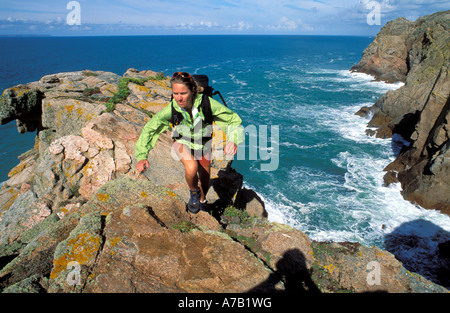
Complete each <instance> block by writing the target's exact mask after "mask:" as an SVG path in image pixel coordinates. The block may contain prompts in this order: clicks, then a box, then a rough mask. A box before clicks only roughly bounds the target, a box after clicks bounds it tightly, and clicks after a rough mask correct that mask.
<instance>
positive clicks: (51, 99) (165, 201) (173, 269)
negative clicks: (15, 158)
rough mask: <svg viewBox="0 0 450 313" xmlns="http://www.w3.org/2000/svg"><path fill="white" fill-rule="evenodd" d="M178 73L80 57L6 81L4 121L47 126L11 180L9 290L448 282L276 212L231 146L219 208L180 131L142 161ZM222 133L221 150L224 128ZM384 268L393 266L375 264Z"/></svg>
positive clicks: (399, 288)
mask: <svg viewBox="0 0 450 313" xmlns="http://www.w3.org/2000/svg"><path fill="white" fill-rule="evenodd" d="M168 81H169V80H168V78H166V77H164V75H161V74H158V73H155V72H152V71H138V70H135V69H130V70H128V71H127V72H126V73H125V74H124V75H123V76H119V75H116V74H113V73H107V72H101V71H98V72H93V71H79V72H71V73H60V74H53V75H47V76H44V77H43V78H42V79H41V80H40V81H38V82H32V83H29V84H26V85H20V86H16V87H13V88H10V89H7V90H6V91H5V92H4V93H3V95H2V100H1V104H0V113H1V115H0V117H1V121H2V123H5V122H10V121H12V120H14V119H16V120H18V121H19V122H18V123H17V125H18V130H19V132H22V131H34V130H38V135H37V137H36V144H35V146H34V147H33V148H32V149H31V150H30V151H28V152H27V153H25V154H23V155H21V156H20V157H19V161H20V162H19V164H18V165H17V166H16V167H14V168H13V169H12V170H11V172H10V173H9V180H8V181H6V182H5V183H4V184H3V186H2V189H1V191H0V291H2V292H84V293H89V292H284V291H289V292H304V291H308V292H337V291H351V292H369V291H387V292H445V291H446V289H445V288H443V287H441V286H439V285H436V284H434V283H432V282H430V281H428V280H426V279H425V278H423V277H422V276H420V275H418V274H414V273H411V272H408V271H406V270H405V269H404V268H403V266H402V264H401V263H400V262H399V261H397V260H396V259H395V257H394V256H393V255H392V254H390V253H389V252H387V251H382V250H380V249H378V248H374V247H372V248H369V247H363V246H361V245H359V244H350V243H318V242H312V241H311V240H310V239H309V238H308V236H307V235H306V234H304V233H303V232H301V231H299V230H297V229H294V228H292V227H290V226H287V225H282V224H279V223H274V222H269V221H268V220H267V212H266V211H265V210H264V203H262V201H261V199H260V198H259V197H257V194H256V193H255V192H254V191H251V190H248V189H246V188H243V187H242V181H243V177H242V175H241V174H239V173H237V172H236V171H235V170H234V169H233V168H232V167H231V163H230V162H229V161H228V160H226V159H224V158H220V153H217V154H215V156H216V158H215V159H214V162H213V169H212V181H211V189H210V191H209V193H208V196H207V199H208V203H209V204H208V207H207V209H208V211H209V212H204V211H201V212H199V213H198V214H195V215H194V214H191V213H189V212H188V211H187V210H186V201H187V200H188V197H189V195H188V192H187V186H186V183H185V180H184V170H183V168H182V166H181V164H180V163H179V161H176V160H174V159H173V158H172V157H171V143H172V141H171V137H170V134H169V133H168V132H166V133H164V134H163V135H162V136H161V137H160V140H159V141H158V143H157V145H156V147H155V149H154V150H152V151H151V153H150V155H149V160H150V168H149V169H148V170H147V171H146V172H145V173H144V174H138V173H137V172H136V169H135V164H136V160H135V158H134V145H135V143H136V141H137V139H138V137H139V134H140V131H141V129H142V127H143V126H144V125H145V123H146V122H147V121H148V120H149V119H150V118H151V116H152V115H153V114H154V113H155V112H156V111H158V110H159V109H161V108H162V107H164V106H165V105H167V103H168V101H169V100H170V93H171V91H170V88H169V84H168ZM24 95H27V96H24ZM33 95H38V96H33ZM24 104H26V105H24ZM215 134H216V137H215V139H214V140H215V141H214V143H213V144H214V147H218V149H217V150H216V152H220V148H221V144H223V133H222V134H221V133H220V130H219V129H216V131H215ZM370 262H375V263H371V264H375V265H376V266H379V267H376V268H375V272H372V268H371V267H368V265H369V263H370ZM377 270H380V271H381V272H380V273H382V278H381V280H376V279H375V280H374V279H373V278H372V276H373V275H375V276H373V277H375V278H376V277H377V276H376V275H378V274H377V273H378V272H377Z"/></svg>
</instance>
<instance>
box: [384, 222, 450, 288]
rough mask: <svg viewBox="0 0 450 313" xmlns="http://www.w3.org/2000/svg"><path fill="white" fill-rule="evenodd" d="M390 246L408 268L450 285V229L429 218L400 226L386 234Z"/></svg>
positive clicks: (387, 244) (387, 247)
mask: <svg viewBox="0 0 450 313" xmlns="http://www.w3.org/2000/svg"><path fill="white" fill-rule="evenodd" d="M385 245H386V250H388V251H389V252H391V253H392V254H394V255H395V257H396V258H397V259H398V260H399V261H401V262H402V263H403V265H404V267H405V268H406V269H408V270H409V271H412V272H416V273H419V274H420V275H422V276H424V277H425V278H427V279H429V280H431V281H432V282H434V283H436V284H439V285H441V286H444V287H446V288H450V233H449V232H447V231H445V230H444V229H442V228H441V227H439V226H437V225H435V224H433V223H432V222H430V221H427V220H422V219H419V220H414V221H410V222H406V223H403V224H401V225H400V226H398V227H397V228H396V229H394V231H393V232H392V233H390V234H388V235H387V236H386V238H385Z"/></svg>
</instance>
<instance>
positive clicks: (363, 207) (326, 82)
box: [0, 36, 450, 258]
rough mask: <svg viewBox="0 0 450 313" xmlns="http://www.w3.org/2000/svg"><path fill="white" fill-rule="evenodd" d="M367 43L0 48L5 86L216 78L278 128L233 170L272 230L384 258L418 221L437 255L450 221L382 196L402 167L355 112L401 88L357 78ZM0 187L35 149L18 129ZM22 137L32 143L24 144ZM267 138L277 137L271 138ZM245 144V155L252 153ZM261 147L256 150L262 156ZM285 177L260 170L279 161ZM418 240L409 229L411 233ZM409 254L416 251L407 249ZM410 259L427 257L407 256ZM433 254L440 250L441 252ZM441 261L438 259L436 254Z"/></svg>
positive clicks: (159, 40)
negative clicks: (393, 171) (353, 246)
mask: <svg viewBox="0 0 450 313" xmlns="http://www.w3.org/2000/svg"><path fill="white" fill-rule="evenodd" d="M372 40H373V38H367V37H310V36H184V37H183V36H162V37H151V36H149V37H94V38H90V37H85V38H83V37H80V38H0V47H2V48H1V50H0V56H1V58H0V73H1V74H0V75H1V76H0V87H1V88H2V89H4V88H7V87H10V86H13V85H16V84H19V83H27V82H30V81H33V80H38V79H40V77H42V76H43V75H46V74H50V73H56V72H63V71H74V70H83V69H91V70H104V71H111V72H115V73H117V74H120V75H122V74H123V73H124V72H125V71H126V70H127V69H128V68H131V67H133V68H137V69H140V70H143V69H151V70H154V71H162V72H165V73H166V74H167V75H169V74H171V73H172V72H174V71H188V72H191V73H193V74H207V75H208V76H209V77H210V79H211V82H212V85H213V87H215V88H216V89H217V90H220V91H221V93H222V95H223V96H224V97H225V99H226V102H227V104H228V106H229V107H230V108H232V109H233V110H234V111H236V112H237V113H238V114H239V115H240V116H241V117H242V119H243V121H244V126H246V127H247V126H251V125H253V126H254V127H255V128H256V129H258V130H259V129H261V127H262V126H264V125H265V126H267V127H268V129H269V130H270V129H271V127H272V126H276V127H278V129H279V138H278V140H277V143H278V145H274V146H271V145H270V144H269V145H268V148H267V149H262V150H261V149H260V150H258V153H259V154H258V158H259V160H252V159H250V157H249V152H247V153H248V157H246V158H245V160H235V161H234V163H233V166H234V167H235V168H236V169H237V170H238V171H239V172H240V173H242V174H243V175H244V179H245V185H246V186H247V187H249V188H252V189H254V190H255V191H257V192H258V194H259V195H260V196H261V197H262V198H263V199H264V200H265V204H266V209H267V211H268V213H269V219H270V220H272V221H278V222H283V223H286V224H289V225H291V226H293V227H296V228H298V229H300V230H302V231H304V232H306V233H307V234H308V235H309V236H310V237H311V238H312V239H317V240H332V241H345V240H349V241H358V242H360V243H363V244H365V245H369V246H371V245H377V246H380V247H383V246H384V244H385V238H386V236H387V235H388V234H391V233H393V232H397V233H398V231H399V230H400V232H401V231H402V227H401V226H402V225H405V223H410V222H412V221H417V220H420V221H429V222H430V223H432V224H433V225H435V226H436V227H435V228H433V230H430V229H429V228H428V229H427V230H426V231H424V230H423V229H422V230H420V229H419V230H416V233H415V234H416V235H417V236H422V237H424V238H425V237H426V238H428V239H430V238H431V239H430V242H431V243H432V244H429V245H428V246H429V247H431V248H430V249H436V245H437V243H438V242H442V241H444V240H448V238H449V235H448V232H449V231H450V218H449V217H448V216H446V215H442V214H440V213H439V212H436V211H430V210H424V209H422V208H420V207H418V206H416V205H413V204H411V203H409V202H407V201H405V200H403V198H402V196H401V194H400V191H401V188H400V186H399V185H398V184H397V185H391V186H390V187H384V186H383V185H382V184H383V174H384V173H383V172H382V170H383V168H384V167H385V166H386V165H388V164H389V163H390V162H391V161H392V160H394V158H395V154H394V148H395V147H394V146H393V143H392V140H390V139H376V138H373V137H368V136H366V134H365V130H366V125H367V122H368V119H367V118H361V117H358V116H356V115H355V114H354V113H355V112H356V111H357V110H358V109H359V108H360V107H361V106H364V105H369V106H370V105H372V104H373V103H375V101H376V99H377V98H378V97H380V96H381V95H382V94H384V93H385V92H386V91H388V90H393V89H396V88H399V87H400V86H401V85H400V84H385V83H382V82H374V81H373V79H372V77H370V76H368V75H364V74H357V73H350V72H349V71H348V69H349V68H350V67H351V66H352V65H354V64H355V63H357V62H358V61H359V60H360V58H361V55H362V51H363V50H364V48H365V47H366V46H367V45H368V44H369V43H370V42H371V41H372ZM0 131H1V132H2V136H0V146H1V157H2V158H3V159H4V160H7V161H5V162H2V163H1V164H0V175H1V177H0V180H1V181H4V180H6V179H7V176H6V174H7V172H8V171H9V170H10V169H11V167H12V166H14V165H15V164H16V163H17V159H16V158H17V155H18V154H19V153H20V151H22V152H23V151H26V150H28V149H29V148H31V147H32V145H33V135H28V136H27V137H23V136H20V135H18V134H17V133H16V132H15V125H13V124H10V125H3V126H1V127H0ZM20 138H25V139H23V140H20ZM268 138H269V139H270V138H271V132H270V131H269V134H268ZM249 142H250V138H249V137H248V138H247V143H246V146H244V147H246V149H247V150H246V151H249V149H250V148H249V147H248V146H249ZM258 147H259V146H258ZM264 152H266V153H269V156H270V157H271V159H272V160H275V159H277V160H278V166H277V167H276V169H274V170H272V171H264V170H262V165H263V164H267V163H269V161H270V160H260V157H261V156H263V154H261V153H264ZM408 232H411V230H410V229H408V230H405V233H408ZM408 249H409V248H408ZM408 251H409V253H410V254H411V258H414V257H417V253H422V252H421V251H418V250H417V251H416V250H411V249H410V250H408ZM433 251H434V250H433ZM431 253H433V252H431Z"/></svg>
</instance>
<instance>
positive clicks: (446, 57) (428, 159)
mask: <svg viewBox="0 0 450 313" xmlns="http://www.w3.org/2000/svg"><path fill="white" fill-rule="evenodd" d="M449 66H450V11H444V12H438V13H435V14H432V15H428V16H424V17H421V18H419V19H417V20H416V21H415V22H411V21H408V20H406V19H405V18H398V19H396V20H393V21H390V22H388V23H387V24H386V25H385V26H384V27H383V28H382V29H381V31H380V32H379V34H378V35H377V36H376V37H375V39H374V41H373V42H372V43H371V44H370V45H369V46H368V47H367V48H366V49H365V50H364V53H363V57H362V59H361V62H360V63H358V64H356V65H355V66H353V67H352V69H351V70H352V71H358V72H362V73H367V74H370V75H373V76H374V77H375V78H376V79H377V80H382V81H387V82H391V83H392V82H403V83H404V85H403V86H402V87H400V88H399V89H397V90H394V91H389V92H387V93H386V94H384V95H383V96H382V97H380V98H379V99H378V100H377V102H376V103H375V104H374V105H373V106H372V107H371V108H367V107H365V108H362V109H361V110H360V111H359V112H358V114H361V115H367V114H370V115H371V120H370V122H369V124H368V126H369V127H370V128H369V129H368V133H369V134H370V135H376V136H377V137H381V138H390V137H392V138H393V139H394V141H398V142H399V143H401V146H402V147H401V148H400V149H399V150H400V151H399V154H398V155H397V158H396V160H395V161H394V162H392V163H391V164H389V165H388V166H387V167H386V169H385V171H386V172H387V173H386V175H385V183H386V185H388V184H390V183H392V182H400V183H401V186H402V190H403V191H402V192H403V196H404V198H405V199H407V200H409V201H411V202H413V203H417V204H419V205H420V206H422V207H424V208H427V209H435V210H439V211H441V212H442V213H445V214H450V179H449V177H450V140H449V138H450V96H449V94H450V76H449ZM398 135H400V136H401V137H400V136H398ZM398 138H403V140H397V139H398Z"/></svg>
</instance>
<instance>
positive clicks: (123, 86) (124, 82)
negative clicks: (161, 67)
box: [105, 73, 165, 112]
mask: <svg viewBox="0 0 450 313" xmlns="http://www.w3.org/2000/svg"><path fill="white" fill-rule="evenodd" d="M163 79H165V76H164V74H163V73H158V74H157V75H156V76H150V77H147V78H132V77H123V78H122V79H121V80H120V82H119V85H118V87H119V90H118V91H117V92H116V93H115V94H114V96H112V97H111V98H110V99H109V100H108V101H107V102H106V103H105V105H106V108H107V109H106V112H112V111H114V108H115V105H116V104H117V103H121V102H123V101H125V100H126V99H127V97H128V95H129V94H130V90H129V89H128V83H134V84H137V85H139V86H144V84H145V83H146V82H147V81H149V80H155V81H157V80H163Z"/></svg>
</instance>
